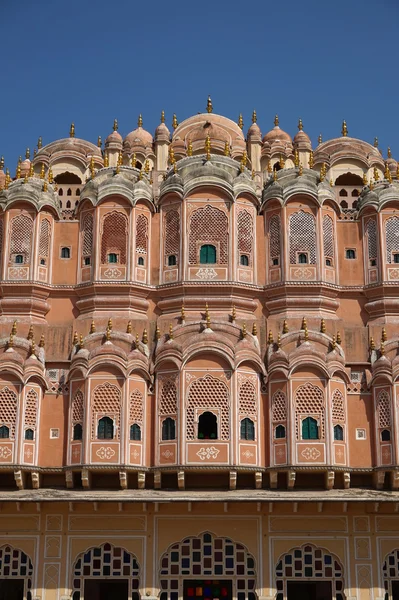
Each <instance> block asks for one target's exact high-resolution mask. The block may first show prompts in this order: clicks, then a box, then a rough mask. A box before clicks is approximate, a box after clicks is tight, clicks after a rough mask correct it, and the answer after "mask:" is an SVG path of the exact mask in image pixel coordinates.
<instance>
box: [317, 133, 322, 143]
mask: <svg viewBox="0 0 399 600" xmlns="http://www.w3.org/2000/svg"><path fill="white" fill-rule="evenodd" d="M317 141H318V143H319V144H321V143H322V141H323V136H322V135H321V133H319V137H318V138H317Z"/></svg>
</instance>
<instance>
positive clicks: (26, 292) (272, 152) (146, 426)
mask: <svg viewBox="0 0 399 600" xmlns="http://www.w3.org/2000/svg"><path fill="white" fill-rule="evenodd" d="M12 175H13V176H10V172H9V170H8V169H5V167H4V161H3V160H2V161H1V163H0V268H1V293H0V331H1V334H0V532H1V537H0V600H5V599H6V600H110V599H111V598H112V599H116V598H117V599H118V600H128V599H129V600H140V599H141V600H144V599H145V600H157V599H159V600H233V599H234V600H286V599H288V600H294V599H303V600H355V599H356V600H398V599H399V300H398V298H399V169H398V163H397V162H396V161H395V160H394V159H393V158H392V156H391V152H390V150H388V156H387V157H386V158H385V157H384V156H383V154H382V152H381V151H380V149H379V148H378V141H377V140H375V142H374V144H370V143H368V142H365V141H362V140H359V139H355V138H352V137H350V136H349V133H348V128H347V125H346V123H345V122H344V123H343V125H342V132H341V135H339V136H338V137H337V138H335V139H330V140H325V141H323V140H322V139H321V137H320V138H319V140H318V143H317V144H316V145H312V142H311V140H310V138H309V136H308V135H307V134H306V133H305V131H304V128H303V124H302V121H301V120H300V121H299V124H298V131H297V133H296V135H295V136H294V137H292V136H291V135H290V134H289V133H287V132H285V131H283V129H281V128H280V124H279V120H278V117H276V118H275V121H274V127H273V128H272V129H271V130H270V131H269V132H267V133H266V134H262V133H261V131H260V128H259V126H258V124H257V118H256V113H255V112H254V114H253V116H252V124H251V125H250V127H249V129H248V130H246V129H245V128H244V123H243V118H242V116H241V115H240V117H239V119H238V123H235V122H234V121H232V120H230V119H228V118H226V117H224V116H221V115H217V114H215V113H214V112H213V107H212V102H211V99H210V98H209V99H208V104H207V109H206V112H204V113H203V114H196V115H194V116H192V117H190V118H188V119H186V120H185V121H183V122H181V123H178V121H177V118H176V115H174V116H173V122H172V127H171V129H170V130H169V129H168V127H167V125H166V123H165V117H164V114H163V113H162V117H161V123H160V125H159V126H158V127H157V129H156V131H155V133H154V135H152V134H151V133H150V132H148V131H146V130H145V129H144V128H143V122H142V118H141V116H140V117H139V120H138V126H137V128H136V129H134V131H131V132H130V133H128V134H127V135H126V136H125V137H122V135H121V134H120V133H119V131H118V124H117V122H116V121H115V123H114V128H113V132H112V133H111V134H110V135H108V137H107V138H106V140H105V144H104V146H103V147H102V143H101V138H99V140H98V142H97V143H94V144H93V143H91V142H88V141H85V140H83V139H79V138H78V137H76V136H75V127H74V125H72V126H71V130H70V135H69V137H67V138H65V139H60V140H56V141H53V142H50V143H48V144H46V145H44V144H43V143H42V140H41V138H39V142H38V146H37V149H36V150H35V152H34V155H32V156H30V154H29V152H27V155H26V159H25V160H21V159H20V161H19V163H18V166H17V170H16V174H15V176H14V171H13V174H12Z"/></svg>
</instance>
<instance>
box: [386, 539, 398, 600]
mask: <svg viewBox="0 0 399 600" xmlns="http://www.w3.org/2000/svg"><path fill="white" fill-rule="evenodd" d="M382 572H383V575H384V590H385V595H384V600H399V549H396V550H394V551H393V552H391V553H390V554H388V555H387V556H386V557H385V560H384V563H383V565H382Z"/></svg>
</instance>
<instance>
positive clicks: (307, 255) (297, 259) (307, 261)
mask: <svg viewBox="0 0 399 600" xmlns="http://www.w3.org/2000/svg"><path fill="white" fill-rule="evenodd" d="M300 256H305V257H306V261H305V262H301V261H300V260H299V257H300ZM296 261H297V262H296V264H297V265H308V264H309V252H297V253H296Z"/></svg>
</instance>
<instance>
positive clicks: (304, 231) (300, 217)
mask: <svg viewBox="0 0 399 600" xmlns="http://www.w3.org/2000/svg"><path fill="white" fill-rule="evenodd" d="M289 240H290V263H291V264H292V265H295V264H296V262H297V254H298V252H307V253H308V255H309V264H311V265H314V264H316V222H315V218H314V216H313V215H311V214H310V213H306V212H304V211H302V210H301V211H299V212H296V213H293V214H292V215H290V217H289Z"/></svg>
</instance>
